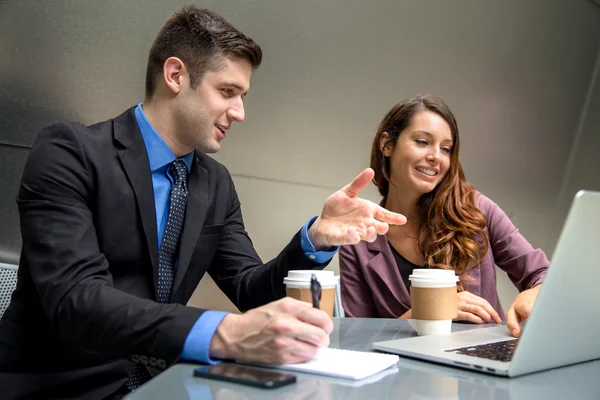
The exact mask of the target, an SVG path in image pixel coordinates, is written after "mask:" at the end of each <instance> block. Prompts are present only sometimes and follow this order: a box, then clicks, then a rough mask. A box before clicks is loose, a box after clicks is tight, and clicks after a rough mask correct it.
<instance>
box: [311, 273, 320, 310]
mask: <svg viewBox="0 0 600 400" xmlns="http://www.w3.org/2000/svg"><path fill="white" fill-rule="evenodd" d="M310 294H311V297H312V305H313V307H314V308H321V306H320V305H321V284H320V283H319V281H318V280H317V275H315V274H312V276H311V277H310Z"/></svg>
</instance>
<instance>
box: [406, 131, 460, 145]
mask: <svg viewBox="0 0 600 400" xmlns="http://www.w3.org/2000/svg"><path fill="white" fill-rule="evenodd" d="M413 133H423V134H425V136H429V137H430V138H433V135H432V134H431V133H429V132H427V131H421V130H418V131H413ZM445 142H450V143H452V139H444V140H442V143H445Z"/></svg>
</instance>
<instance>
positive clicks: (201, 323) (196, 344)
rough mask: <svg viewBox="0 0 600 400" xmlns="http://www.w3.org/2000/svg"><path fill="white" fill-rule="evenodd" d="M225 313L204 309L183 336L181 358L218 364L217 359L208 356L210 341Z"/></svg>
mask: <svg viewBox="0 0 600 400" xmlns="http://www.w3.org/2000/svg"><path fill="white" fill-rule="evenodd" d="M227 314H229V313H228V312H224V311H213V310H209V311H204V312H203V313H202V315H201V316H200V318H198V320H197V321H196V323H194V326H192V329H191V330H190V332H189V333H188V335H187V337H186V338H185V343H184V344H183V351H182V352H181V358H182V359H184V360H191V361H198V362H202V363H205V364H218V363H219V362H220V361H219V360H215V359H212V358H210V356H209V349H210V342H211V340H212V338H213V336H214V335H215V332H216V331H217V327H218V326H219V325H220V324H221V321H223V318H225V316H226V315H227Z"/></svg>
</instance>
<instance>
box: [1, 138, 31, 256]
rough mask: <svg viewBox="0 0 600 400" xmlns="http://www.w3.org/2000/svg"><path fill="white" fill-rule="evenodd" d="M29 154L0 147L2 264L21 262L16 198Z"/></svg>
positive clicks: (25, 150)
mask: <svg viewBox="0 0 600 400" xmlns="http://www.w3.org/2000/svg"><path fill="white" fill-rule="evenodd" d="M28 152H29V150H28V149H24V148H19V147H13V146H5V145H0V182H2V189H1V190H0V262H7V263H16V262H17V261H18V260H19V252H20V248H21V234H20V230H19V214H18V210H17V203H16V198H17V192H18V189H19V182H20V180H21V172H22V171H23V167H24V166H25V160H26V159H27V154H28Z"/></svg>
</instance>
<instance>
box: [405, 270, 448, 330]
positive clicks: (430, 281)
mask: <svg viewBox="0 0 600 400" xmlns="http://www.w3.org/2000/svg"><path fill="white" fill-rule="evenodd" d="M408 279H409V280H410V282H411V287H410V296H411V308H412V317H413V318H414V319H415V322H416V328H417V334H418V335H421V336H422V335H435V334H442V333H450V332H451V330H452V320H453V319H454V318H456V316H457V296H456V282H458V280H459V278H458V277H457V276H456V274H455V273H454V271H452V270H443V269H429V268H417V269H415V270H413V273H412V275H410V276H409V277H408Z"/></svg>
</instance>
